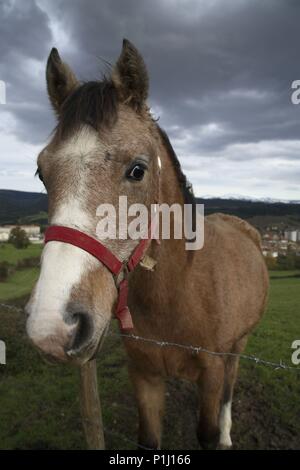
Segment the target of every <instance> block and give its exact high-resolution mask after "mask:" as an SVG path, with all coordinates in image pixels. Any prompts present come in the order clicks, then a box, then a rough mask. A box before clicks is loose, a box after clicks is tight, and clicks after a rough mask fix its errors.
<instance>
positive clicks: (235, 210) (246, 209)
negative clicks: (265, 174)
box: [197, 198, 300, 228]
mask: <svg viewBox="0 0 300 470" xmlns="http://www.w3.org/2000/svg"><path fill="white" fill-rule="evenodd" d="M197 202H198V203H199V204H204V208H205V209H204V210H205V214H206V215H208V214H213V213H215V212H222V213H225V214H232V215H236V216H237V217H241V218H242V219H247V220H248V221H249V222H251V223H252V224H253V225H255V226H256V227H258V228H264V227H266V226H269V225H277V226H279V227H281V228H284V227H291V226H293V227H295V228H300V203H293V202H268V201H257V200H255V201H251V200H248V199H236V198H234V199H223V198H209V199H206V198H197Z"/></svg>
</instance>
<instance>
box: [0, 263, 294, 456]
mask: <svg viewBox="0 0 300 470" xmlns="http://www.w3.org/2000/svg"><path fill="white" fill-rule="evenodd" d="M22 274H23V273H22ZM24 274H25V273H24ZM32 274H33V273H32ZM273 274H274V272H272V273H271V275H272V277H274V278H273V279H272V280H271V291H270V300H269V307H268V311H267V313H266V314H265V316H264V318H263V320H262V322H261V323H260V325H259V327H258V328H257V329H256V331H255V332H254V334H253V335H252V336H251V338H250V341H249V344H248V346H247V351H246V353H248V354H254V355H256V356H258V357H260V358H263V359H266V360H270V361H274V362H279V361H280V360H283V361H284V362H285V363H286V364H288V365H290V366H292V364H291V353H292V350H291V343H292V341H293V340H295V339H300V315H299V306H300V279H297V278H295V277H292V275H291V276H288V277H286V278H280V276H279V274H278V276H279V278H276V276H277V274H276V273H275V276H273ZM280 274H281V273H280ZM294 274H295V273H294ZM35 275H36V273H35ZM18 282H19V284H18V289H17V290H18V294H19V293H20V291H21V290H22V288H23V287H24V285H23V287H22V282H23V283H25V284H26V286H28V279H25V278H23V281H22V279H21V278H19V280H18ZM16 297H17V296H16ZM16 302H17V301H13V302H12V303H14V304H15V303H16ZM19 302H20V304H23V303H24V300H20V301H19ZM0 320H1V323H0V327H1V330H0V337H1V339H3V340H5V342H6V346H7V365H6V366H1V365H0V448H1V449H41V448H45V449H82V448H85V441H84V436H83V432H82V427H81V421H80V414H79V399H78V371H77V370H76V369H73V368H71V367H68V366H58V365H57V366H52V365H48V364H45V363H44V362H43V361H42V360H41V358H40V357H39V355H38V353H37V352H36V351H35V350H34V349H33V348H32V347H31V345H29V344H28V341H27V338H26V334H25V319H24V315H22V314H21V313H19V312H14V311H10V310H5V309H1V307H0ZM114 328H115V331H116V325H114ZM126 362H127V361H126V356H125V353H124V351H123V347H122V345H121V342H120V339H119V338H118V337H115V336H109V337H108V338H107V340H106V343H105V345H104V348H103V350H102V351H101V353H100V355H99V358H98V381H99V388H100V392H101V401H102V409H103V419H104V425H105V428H106V445H107V448H110V449H134V448H135V446H134V444H131V443H129V442H128V441H127V440H126V439H130V440H133V441H136V420H137V413H136V407H135V403H134V398H133V392H132V389H131V386H130V384H129V380H128V375H127V367H126ZM169 392H170V397H169V398H167V417H166V421H165V433H164V441H163V447H164V448H180V447H181V448H183V449H191V448H197V443H196V439H195V432H194V425H195V418H194V416H195V412H194V405H195V404H196V392H195V390H194V389H193V388H192V387H190V386H188V385H186V384H185V383H181V382H177V381H176V382H175V381H171V382H170V384H169ZM299 395H300V372H296V371H283V370H278V371H276V370H273V369H271V368H267V367H264V366H261V365H256V364H254V363H253V362H248V361H246V360H242V361H241V367H240V374H239V380H238V386H237V393H236V395H235V401H234V407H233V411H234V413H233V414H234V420H233V422H234V425H233V437H234V441H235V442H236V443H237V445H238V448H265V447H267V448H272V442H273V440H274V439H275V444H274V445H273V447H274V446H275V447H276V448H278V447H280V446H282V447H284V448H288V447H289V446H293V448H295V446H298V448H300V400H299ZM183 411H184V412H183ZM291 436H294V437H293V442H292V440H291V439H292V438H291ZM297 439H298V441H297Z"/></svg>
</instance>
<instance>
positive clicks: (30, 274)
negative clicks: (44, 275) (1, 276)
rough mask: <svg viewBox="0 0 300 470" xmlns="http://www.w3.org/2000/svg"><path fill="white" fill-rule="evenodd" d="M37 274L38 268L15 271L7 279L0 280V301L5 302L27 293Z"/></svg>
mask: <svg viewBox="0 0 300 470" xmlns="http://www.w3.org/2000/svg"><path fill="white" fill-rule="evenodd" d="M38 275H39V269H38V268H28V269H21V270H18V271H15V272H14V273H13V274H12V275H11V276H10V277H9V278H8V280H7V281H5V282H0V302H6V301H8V300H12V299H15V298H19V297H22V296H24V295H27V294H29V293H30V292H31V290H32V288H33V286H34V284H35V282H36V280H37V278H38Z"/></svg>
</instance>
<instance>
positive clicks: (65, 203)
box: [27, 128, 101, 341]
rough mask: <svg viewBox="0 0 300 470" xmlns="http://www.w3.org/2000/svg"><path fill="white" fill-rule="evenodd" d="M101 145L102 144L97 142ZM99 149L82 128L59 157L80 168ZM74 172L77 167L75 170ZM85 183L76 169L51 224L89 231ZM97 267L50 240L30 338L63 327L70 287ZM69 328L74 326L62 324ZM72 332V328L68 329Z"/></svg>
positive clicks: (33, 306) (75, 250)
mask: <svg viewBox="0 0 300 470" xmlns="http://www.w3.org/2000/svg"><path fill="white" fill-rule="evenodd" d="M100 145H101V144H100ZM96 149H98V150H99V141H98V136H97V134H96V132H94V131H93V130H90V129H89V128H83V129H82V130H81V131H80V132H79V133H78V134H77V135H76V136H74V137H73V138H71V139H70V140H69V141H67V142H66V144H65V145H64V146H63V147H61V149H60V150H59V155H58V158H61V159H64V158H65V159H66V158H67V159H68V161H70V164H74V165H77V166H78V168H80V161H81V160H82V159H83V158H85V157H87V158H89V156H91V157H90V158H92V156H93V152H94V151H95V150H96ZM75 171H76V169H75ZM87 184H88V183H87V182H86V181H85V178H84V174H80V173H79V172H78V180H77V184H76V187H73V188H71V189H70V194H67V195H66V196H65V197H64V199H63V200H62V201H61V202H60V203H59V205H58V206H57V208H56V209H55V212H54V214H53V216H52V219H51V221H50V222H51V225H63V226H67V227H73V228H76V229H78V230H81V231H89V229H90V230H91V229H92V227H93V223H92V220H91V217H90V216H89V215H88V213H87V211H86V210H85V209H84V200H83V199H82V197H83V196H82V195H83V194H84V191H83V190H84V189H86V185H87ZM97 267H99V261H97V260H96V259H95V258H93V256H91V255H90V254H88V253H86V252H85V251H84V250H82V249H80V248H77V247H75V246H73V245H68V244H66V243H62V242H49V243H48V244H47V245H46V246H45V248H44V251H43V256H42V265H41V272H40V277H39V280H38V282H37V285H36V288H35V290H34V292H33V295H32V297H31V300H30V302H29V304H28V307H27V308H28V313H29V314H30V316H29V319H28V323H27V330H28V334H29V336H30V337H31V338H32V339H33V340H37V341H40V340H43V339H44V338H46V337H47V336H49V335H53V334H55V332H56V331H57V330H58V329H59V328H61V327H62V324H63V315H64V313H65V309H66V305H67V304H68V302H69V300H70V295H71V292H72V289H73V288H74V287H75V286H76V285H79V284H80V280H81V279H82V277H83V276H84V275H85V274H86V273H87V272H88V271H89V270H94V269H96V268H97ZM64 328H65V329H66V328H68V329H69V330H71V329H72V328H73V327H72V326H69V325H64ZM70 332H71V331H70Z"/></svg>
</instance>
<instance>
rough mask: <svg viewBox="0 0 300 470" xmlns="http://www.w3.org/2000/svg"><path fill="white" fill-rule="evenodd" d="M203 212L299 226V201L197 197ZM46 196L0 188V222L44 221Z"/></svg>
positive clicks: (45, 219) (257, 221)
mask: <svg viewBox="0 0 300 470" xmlns="http://www.w3.org/2000/svg"><path fill="white" fill-rule="evenodd" d="M197 202H198V203H200V204H204V205H205V214H206V215H208V214H212V213H214V212H223V213H225V214H233V215H236V216H238V217H241V218H243V219H248V220H249V221H250V222H251V223H253V224H254V225H256V226H257V227H259V228H264V226H266V225H277V226H281V227H282V228H284V227H285V226H294V227H299V228H300V203H284V202H268V201H257V200H255V201H251V200H248V199H236V198H234V199H231V198H229V199H222V198H197ZM47 206H48V201H47V195H46V194H43V193H30V192H24V191H11V190H6V189H0V224H9V223H27V224H30V223H38V224H46V223H47Z"/></svg>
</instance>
